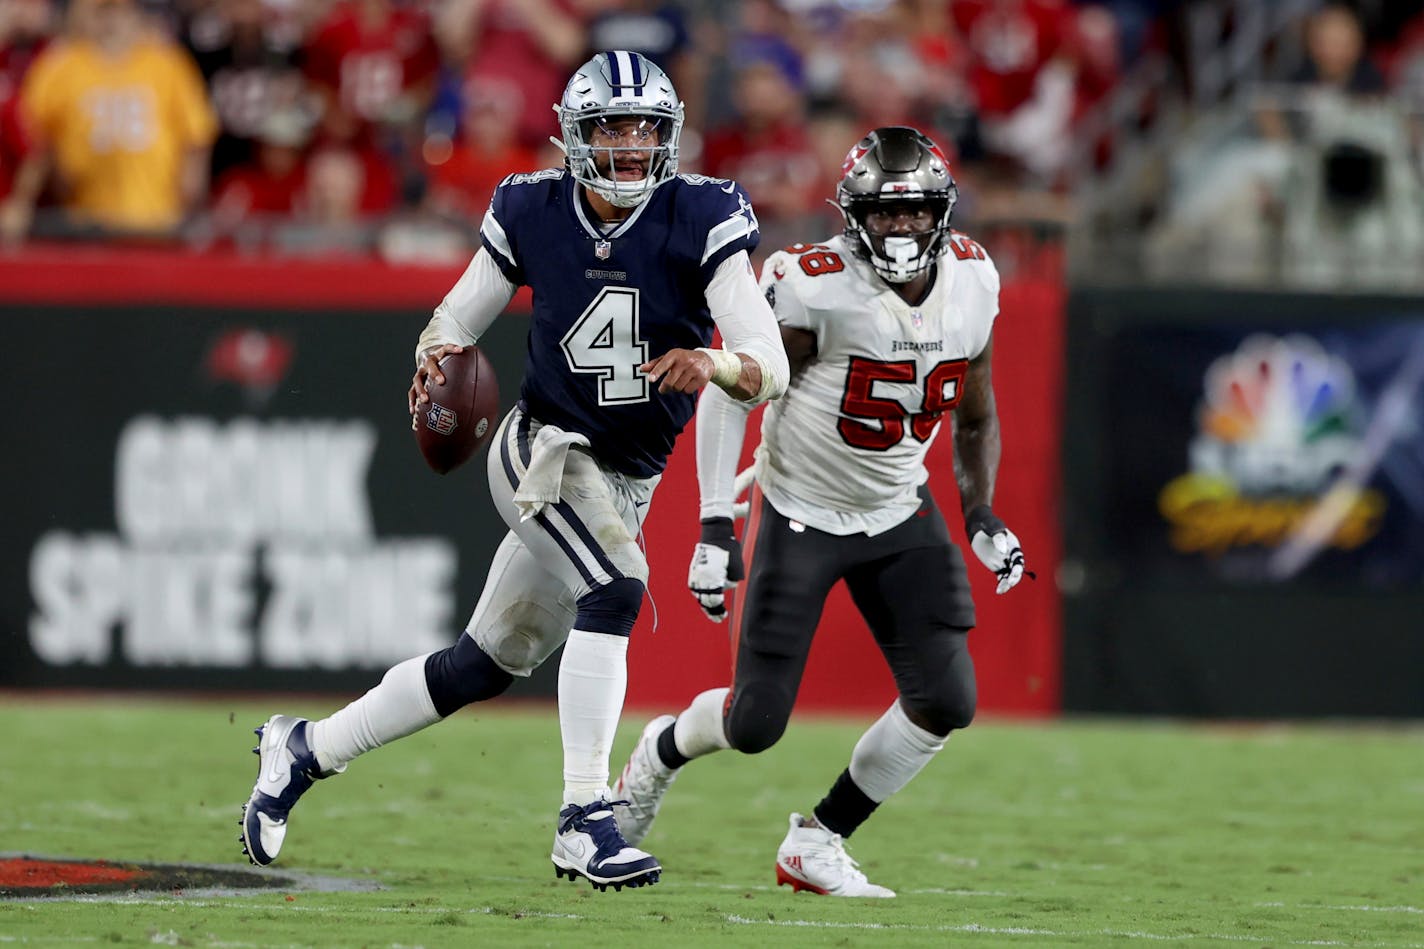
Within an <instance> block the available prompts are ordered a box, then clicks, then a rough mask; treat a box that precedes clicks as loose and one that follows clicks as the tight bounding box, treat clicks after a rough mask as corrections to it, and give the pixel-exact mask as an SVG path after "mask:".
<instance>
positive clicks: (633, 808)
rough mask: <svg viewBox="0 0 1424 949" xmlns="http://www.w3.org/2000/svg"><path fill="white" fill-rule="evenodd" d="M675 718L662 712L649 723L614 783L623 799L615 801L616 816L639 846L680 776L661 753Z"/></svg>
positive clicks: (626, 836) (616, 794)
mask: <svg viewBox="0 0 1424 949" xmlns="http://www.w3.org/2000/svg"><path fill="white" fill-rule="evenodd" d="M675 721H677V719H676V718H674V717H673V716H671V715H659V716H658V717H657V718H655V719H653V720H652V721H651V722H649V723H648V724H647V727H645V728H644V729H643V734H642V736H641V737H640V738H639V739H638V743H637V744H636V745H634V746H633V753H632V754H631V755H629V756H628V763H627V764H626V765H624V766H623V773H622V774H620V775H619V776H618V782H617V783H616V784H614V785H613V796H614V797H615V798H619V799H620V800H619V801H617V802H616V803H614V805H613V816H614V817H615V818H617V820H618V829H619V830H621V831H622V832H623V837H624V839H625V840H627V841H628V843H629V844H630V845H631V846H634V847H636V846H638V845H639V844H641V843H642V842H643V838H645V837H647V836H648V831H650V830H652V828H653V818H654V817H657V816H658V808H659V807H661V806H662V803H663V795H664V794H666V793H667V789H668V787H669V786H671V785H672V782H673V780H674V779H675V778H676V777H677V771H676V770H675V769H673V768H669V767H668V766H667V765H665V764H663V759H662V758H661V757H660V756H659V755H658V736H659V735H661V734H662V733H663V732H664V731H666V730H667V728H668V726H670V725H671V724H672V723H673V722H675Z"/></svg>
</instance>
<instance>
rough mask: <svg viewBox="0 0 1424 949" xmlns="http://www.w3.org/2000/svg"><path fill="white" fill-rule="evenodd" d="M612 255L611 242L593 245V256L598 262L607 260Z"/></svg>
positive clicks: (600, 242)
mask: <svg viewBox="0 0 1424 949" xmlns="http://www.w3.org/2000/svg"><path fill="white" fill-rule="evenodd" d="M612 253H613V242H612V241H599V242H598V243H597V244H594V245H593V256H595V257H597V258H598V259H599V260H607V259H608V257H609V255H610V254H612Z"/></svg>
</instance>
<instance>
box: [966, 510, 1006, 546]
mask: <svg viewBox="0 0 1424 949" xmlns="http://www.w3.org/2000/svg"><path fill="white" fill-rule="evenodd" d="M1006 530H1008V527H1007V526H1005V524H1004V522H1003V521H1001V520H999V516H998V515H997V514H995V513H994V512H993V511H992V510H990V509H989V505H987V504H979V505H976V506H975V507H973V508H971V509H970V510H969V511H968V513H966V514H965V515H964V535H965V536H966V537H968V538H969V539H970V540H973V539H974V535H975V534H977V533H979V532H980V531H983V532H984V533H985V535H986V536H989V537H993V536H994V535H995V534H997V533H999V532H1000V531H1006Z"/></svg>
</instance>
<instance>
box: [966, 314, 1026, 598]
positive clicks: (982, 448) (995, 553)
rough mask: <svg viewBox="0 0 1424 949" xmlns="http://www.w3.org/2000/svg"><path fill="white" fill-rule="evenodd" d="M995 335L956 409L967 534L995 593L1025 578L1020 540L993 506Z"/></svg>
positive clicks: (997, 449) (969, 376) (975, 363)
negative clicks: (994, 580)
mask: <svg viewBox="0 0 1424 949" xmlns="http://www.w3.org/2000/svg"><path fill="white" fill-rule="evenodd" d="M993 348H994V342H993V339H992V337H991V338H990V340H989V342H988V343H987V344H985V346H984V351H983V352H981V353H980V354H979V355H978V356H976V357H974V360H973V361H972V362H970V364H969V371H968V372H967V373H966V374H965V376H964V394H963V396H962V398H961V399H960V402H959V406H958V407H957V408H956V409H955V410H954V416H955V429H954V473H955V477H956V478H957V479H958V481H959V497H960V500H961V501H962V502H963V505H964V532H965V534H967V535H968V537H969V546H970V547H971V548H973V550H974V553H975V555H976V556H977V557H978V558H979V560H980V561H981V562H982V563H983V564H984V566H986V567H988V568H989V569H990V570H992V571H993V572H994V575H995V576H996V577H998V578H999V585H998V586H997V587H996V588H995V592H996V593H1006V592H1008V591H1009V590H1011V589H1013V587H1014V586H1015V585H1016V584H1017V583H1018V582H1019V581H1020V580H1021V579H1023V575H1024V554H1023V548H1022V547H1021V546H1020V544H1019V539H1018V537H1017V536H1015V535H1014V532H1013V531H1011V530H1009V528H1008V526H1007V525H1005V524H1004V522H1003V521H1002V520H1000V519H999V517H998V515H996V514H995V513H994V511H993V508H992V507H990V504H991V502H992V501H993V500H994V479H995V477H996V476H997V475H998V473H999V455H1000V442H999V411H998V408H997V406H996V405H995V403H994V384H993V379H992V376H991V374H990V361H991V358H992V356H993Z"/></svg>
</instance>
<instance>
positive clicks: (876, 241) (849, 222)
mask: <svg viewBox="0 0 1424 949" xmlns="http://www.w3.org/2000/svg"><path fill="white" fill-rule="evenodd" d="M836 199H837V200H836V204H837V206H838V207H839V208H840V212H841V216H842V217H843V218H844V219H845V236H846V239H847V240H848V241H849V242H850V245H851V249H852V251H853V252H854V253H855V254H856V256H858V257H860V258H861V259H863V260H865V261H867V262H868V263H869V264H870V265H871V267H873V268H874V269H875V272H876V273H877V274H879V275H880V277H881V279H883V280H885V281H886V282H887V283H895V284H901V283H908V282H910V281H911V280H914V279H915V278H916V277H918V276H920V275H921V274H923V273H924V272H925V271H927V270H928V269H929V268H930V267H931V266H933V265H934V263H935V261H937V260H938V259H939V257H940V255H941V254H942V253H944V249H945V244H946V241H947V240H948V239H949V219H950V216H951V215H952V214H953V213H954V204H955V202H956V201H957V200H958V199H959V188H958V187H957V186H956V185H955V183H954V178H953V177H952V176H951V175H950V173H949V163H948V161H947V160H946V159H945V157H944V153H943V152H941V151H940V150H939V146H937V145H935V143H934V142H932V141H931V140H930V139H929V138H927V137H925V136H924V135H923V134H921V133H920V132H919V131H917V130H915V129H912V128H907V127H904V126H891V127H887V128H879V129H875V130H874V131H872V132H871V133H870V134H869V135H867V136H866V137H865V138H864V139H862V140H861V141H860V142H859V143H857V144H856V146H855V147H854V148H852V149H851V150H850V153H849V154H848V155H847V156H846V160H845V164H844V165H843V166H842V178H841V182H840V185H839V187H837V189H836ZM917 205H922V206H923V207H925V208H927V209H928V210H929V212H930V213H929V219H930V221H929V227H928V228H927V229H925V230H922V231H918V232H915V233H913V234H912V233H908V232H906V231H904V230H892V231H890V232H887V233H885V234H873V233H871V231H870V229H868V228H867V227H866V219H867V217H868V216H869V215H870V214H871V213H872V212H874V211H877V210H887V211H888V210H889V209H891V208H914V207H916V206H917Z"/></svg>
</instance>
